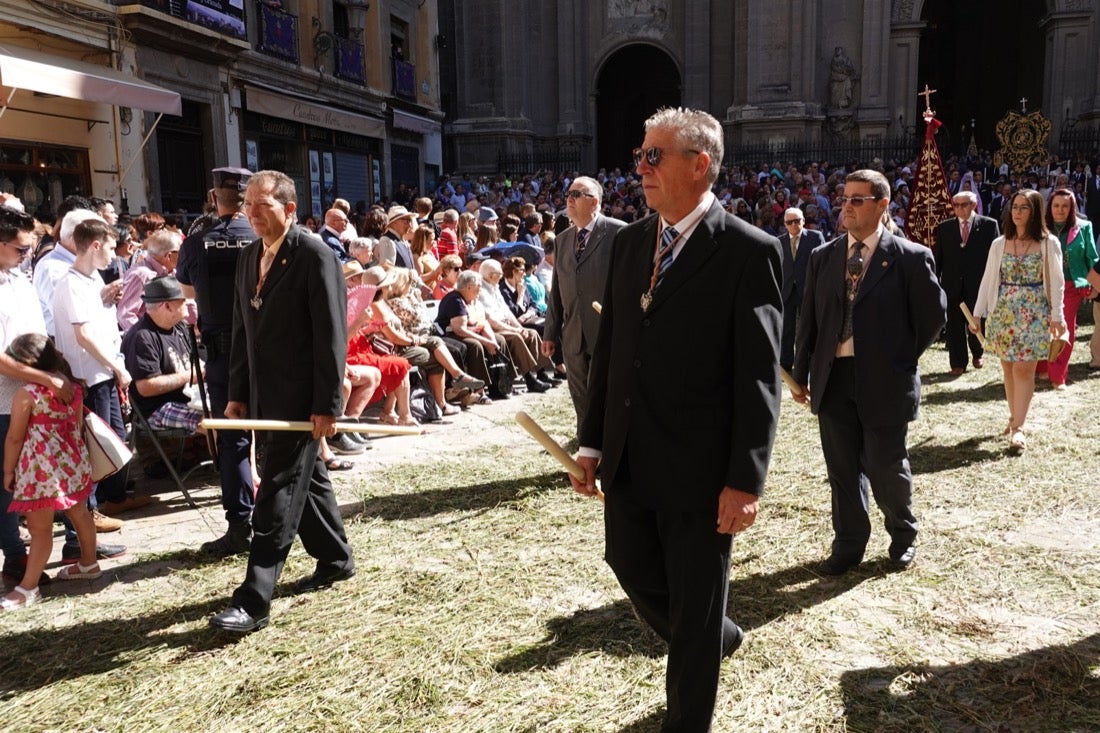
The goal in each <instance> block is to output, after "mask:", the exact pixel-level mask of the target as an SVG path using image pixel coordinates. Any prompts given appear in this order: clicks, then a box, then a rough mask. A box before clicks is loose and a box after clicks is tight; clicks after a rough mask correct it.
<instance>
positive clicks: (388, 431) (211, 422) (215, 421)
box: [201, 417, 424, 435]
mask: <svg viewBox="0 0 1100 733" xmlns="http://www.w3.org/2000/svg"><path fill="white" fill-rule="evenodd" d="M201 425H202V426H203V427H204V428H206V429H207V430H292V431H298V432H307V433H310V432H313V423H311V422H310V421H309V420H229V419H222V418H213V417H211V418H207V419H205V420H203V421H202V423H201ZM336 432H338V433H375V434H378V435H420V434H421V433H423V432H424V428H423V427H416V426H411V425H371V424H368V423H358V422H338V423H336Z"/></svg>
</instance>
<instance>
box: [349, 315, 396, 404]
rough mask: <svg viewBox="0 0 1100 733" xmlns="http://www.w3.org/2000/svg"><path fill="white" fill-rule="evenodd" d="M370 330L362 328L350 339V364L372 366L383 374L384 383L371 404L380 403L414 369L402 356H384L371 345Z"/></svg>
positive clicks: (372, 397)
mask: <svg viewBox="0 0 1100 733" xmlns="http://www.w3.org/2000/svg"><path fill="white" fill-rule="evenodd" d="M370 330H371V329H369V328H361V329H359V330H358V331H356V332H355V333H354V334H352V336H351V338H349V339H348V364H350V365H353V366H372V367H376V368H377V369H378V371H380V372H382V383H381V384H380V385H379V386H378V389H376V390H374V394H373V395H372V396H371V401H370V404H374V403H375V402H378V401H379V400H381V399H382V398H384V397H385V396H386V395H388V394H389V393H390V392H392V391H394V390H395V389H397V388H398V387H399V386H400V385H401V382H403V381H404V380H405V375H407V374H408V373H409V369H411V368H412V367H411V366H410V365H409V362H408V361H406V360H405V359H403V358H402V357H400V356H383V355H381V354H379V353H377V352H376V351H375V350H374V347H372V346H371V345H370V339H369V338H368V335H369V333H370Z"/></svg>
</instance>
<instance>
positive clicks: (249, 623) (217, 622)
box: [210, 606, 271, 634]
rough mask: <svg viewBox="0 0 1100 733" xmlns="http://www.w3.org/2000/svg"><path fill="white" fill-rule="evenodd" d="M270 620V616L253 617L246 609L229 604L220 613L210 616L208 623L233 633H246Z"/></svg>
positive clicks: (263, 625) (262, 626) (256, 629)
mask: <svg viewBox="0 0 1100 733" xmlns="http://www.w3.org/2000/svg"><path fill="white" fill-rule="evenodd" d="M270 620H271V617H270V616H264V617H263V618H253V617H252V616H251V615H250V614H249V613H248V611H246V610H244V609H243V608H238V607H237V606H230V607H229V608H227V609H225V610H224V611H222V612H221V613H217V614H214V615H213V616H211V617H210V625H211V626H213V627H215V628H218V629H225V630H226V631H232V632H233V633H235V634H247V633H249V632H251V631H259V630H260V629H262V628H264V627H265V626H267V623H268V621H270Z"/></svg>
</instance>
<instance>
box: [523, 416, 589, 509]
mask: <svg viewBox="0 0 1100 733" xmlns="http://www.w3.org/2000/svg"><path fill="white" fill-rule="evenodd" d="M516 422H518V423H519V424H520V427H522V428H523V429H524V430H526V431H527V433H528V434H529V435H530V436H531V437H532V438H534V439H535V440H537V441H538V442H539V445H541V446H542V447H543V448H545V449H546V450H547V452H549V453H550V455H552V456H553V457H554V458H556V459H557V461H558V463H560V464H561V465H562V466H563V467H564V468H565V470H566V471H567V472H569V474H570V475H572V476H573V477H574V478H576V479H577V480H578V481H584V468H582V467H581V464H579V463H577V462H576V461H574V460H573V456H571V455H569V454H568V453H566V451H565V448H562V447H561V446H560V445H558V441H556V440H554V439H553V438H551V437H550V434H549V433H548V432H546V431H545V430H543V429H542V426H541V425H539V424H538V423H537V422H535V419H534V418H533V417H531V416H530V415H528V414H527V413H526V412H523V411H522V410H520V411H519V412H517V413H516ZM596 496H597V497H599V500H600V501H603V500H604V496H603V492H602V491H600V488H599V487H598V486H597V487H596Z"/></svg>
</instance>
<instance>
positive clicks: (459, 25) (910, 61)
mask: <svg viewBox="0 0 1100 733" xmlns="http://www.w3.org/2000/svg"><path fill="white" fill-rule="evenodd" d="M440 14H441V27H443V28H444V29H453V38H454V41H453V42H452V43H449V44H448V45H447V47H446V48H445V49H444V51H443V53H444V58H443V62H442V63H443V83H444V88H445V92H444V96H443V106H444V110H445V112H446V115H447V117H446V132H447V138H446V139H447V145H448V147H447V156H446V157H447V165H448V167H449V168H451V169H454V170H463V171H467V170H468V171H474V172H478V171H486V172H487V171H491V170H494V169H496V168H497V167H505V168H506V167H507V166H502V165H501V164H502V163H510V162H513V161H516V162H517V163H519V162H523V161H527V163H528V164H529V165H532V166H535V167H540V166H541V165H546V166H551V167H552V166H553V165H554V164H555V163H557V164H558V165H561V166H565V167H571V165H570V164H571V163H573V162H574V161H575V163H576V166H577V167H581V168H584V169H589V170H592V169H595V167H607V168H611V167H613V166H620V167H624V168H625V167H626V166H627V165H629V151H630V149H631V148H632V147H633V146H635V145H637V144H638V142H639V141H640V140H641V138H642V131H641V122H642V121H643V120H644V119H645V117H646V116H648V115H649V114H650V113H652V111H653V110H655V109H656V108H657V107H659V106H661V105H677V104H683V105H687V106H691V107H697V108H702V109H706V110H708V111H710V112H711V113H712V114H714V115H715V116H716V117H718V119H720V120H722V121H723V124H724V126H725V129H726V136H727V147H736V146H737V145H741V144H751V143H757V144H759V143H769V144H774V145H777V146H779V145H782V144H784V143H788V142H791V141H796V140H797V141H814V140H821V141H822V142H828V141H837V140H867V139H869V138H876V137H878V138H885V137H890V136H902V135H904V134H905V133H909V134H912V132H913V131H914V129H915V128H917V126H918V125H919V124H920V117H921V112H922V111H923V109H924V101H923V98H918V96H917V93H918V92H919V91H920V90H921V89H923V88H924V85H925V84H928V85H929V86H930V88H933V89H936V90H937V92H936V94H934V95H933V96H932V97H931V105H932V107H933V108H934V109H936V111H937V113H938V116H939V118H940V119H941V121H943V122H944V123H945V127H944V129H943V132H942V133H941V146H943V145H946V146H947V147H949V148H952V147H956V146H957V147H965V146H966V145H967V144H968V143H969V142H970V141H971V140H972V139H973V140H974V141H975V142H976V144H977V145H978V146H979V147H982V148H986V149H990V150H994V149H996V148H997V147H998V145H999V143H998V141H997V139H996V136H995V134H994V128H995V125H996V122H997V121H998V120H999V119H1000V118H1001V117H1003V116H1004V115H1005V114H1006V113H1007V112H1008V111H1009V110H1017V111H1019V109H1020V108H1021V107H1022V108H1024V109H1025V110H1026V111H1029V112H1030V111H1033V110H1035V109H1040V110H1041V111H1042V112H1043V113H1044V115H1045V116H1046V117H1047V118H1048V119H1050V120H1051V122H1052V123H1053V134H1052V138H1053V140H1052V142H1053V143H1055V144H1056V143H1057V138H1058V137H1059V135H1060V134H1061V133H1063V132H1064V131H1066V130H1069V129H1072V128H1074V127H1079V126H1091V127H1095V126H1096V125H1097V124H1098V122H1100V38H1097V35H1096V34H1097V28H1098V22H1097V21H1098V20H1100V2H1097V0H1021V1H1020V2H1017V3H1004V2H1001V1H999V0H967V1H966V2H958V0H730V1H727V0H721V1H717V0H601V1H600V2H585V1H582V0H507V1H505V0H443V2H441V7H440Z"/></svg>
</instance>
